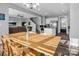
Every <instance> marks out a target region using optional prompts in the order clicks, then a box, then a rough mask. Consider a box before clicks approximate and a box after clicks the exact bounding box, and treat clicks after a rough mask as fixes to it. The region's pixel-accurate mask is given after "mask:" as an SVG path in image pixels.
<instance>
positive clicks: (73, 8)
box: [70, 3, 79, 46]
mask: <svg viewBox="0 0 79 59" xmlns="http://www.w3.org/2000/svg"><path fill="white" fill-rule="evenodd" d="M70 38H71V39H70V44H71V45H73V44H75V45H74V46H79V43H76V42H79V3H73V4H70ZM74 38H75V39H74ZM72 41H73V42H72Z"/></svg>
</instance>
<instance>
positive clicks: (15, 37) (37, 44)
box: [9, 32, 61, 55]
mask: <svg viewBox="0 0 79 59" xmlns="http://www.w3.org/2000/svg"><path fill="white" fill-rule="evenodd" d="M9 37H10V40H12V41H14V42H17V43H19V44H22V45H24V46H26V47H29V48H32V49H34V50H36V51H38V52H41V53H44V54H45V55H54V54H55V52H56V49H57V47H58V44H59V42H60V40H61V37H60V36H54V35H47V34H43V33H41V34H37V33H35V32H32V33H31V32H30V33H27V32H20V33H14V34H10V35H9ZM27 37H28V38H27Z"/></svg>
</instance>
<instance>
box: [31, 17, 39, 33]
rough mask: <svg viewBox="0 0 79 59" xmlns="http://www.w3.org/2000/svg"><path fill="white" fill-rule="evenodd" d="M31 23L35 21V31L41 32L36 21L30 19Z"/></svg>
mask: <svg viewBox="0 0 79 59" xmlns="http://www.w3.org/2000/svg"><path fill="white" fill-rule="evenodd" d="M30 20H31V21H32V22H33V23H35V24H36V32H38V33H40V32H41V29H40V25H39V24H38V23H37V21H36V20H34V19H32V18H31V19H30Z"/></svg>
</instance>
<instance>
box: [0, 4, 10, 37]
mask: <svg viewBox="0 0 79 59" xmlns="http://www.w3.org/2000/svg"><path fill="white" fill-rule="evenodd" d="M0 13H3V14H5V20H0V36H1V35H4V34H8V33H9V28H8V19H9V17H8V6H7V5H6V4H0Z"/></svg>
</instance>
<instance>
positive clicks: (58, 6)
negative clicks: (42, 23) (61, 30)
mask: <svg viewBox="0 0 79 59" xmlns="http://www.w3.org/2000/svg"><path fill="white" fill-rule="evenodd" d="M14 4H15V5H17V6H19V7H22V8H24V9H26V10H29V9H27V8H25V6H24V5H23V3H14ZM39 4H40V10H39V11H38V10H31V11H33V12H35V13H37V14H40V15H41V16H49V17H50V16H61V15H67V14H68V13H69V8H70V4H68V3H39ZM9 14H10V15H14V16H15V15H17V14H21V15H24V16H25V17H26V15H27V17H35V16H34V15H33V14H30V13H24V12H21V11H18V10H15V9H9Z"/></svg>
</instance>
